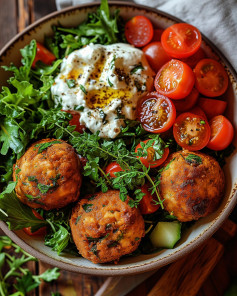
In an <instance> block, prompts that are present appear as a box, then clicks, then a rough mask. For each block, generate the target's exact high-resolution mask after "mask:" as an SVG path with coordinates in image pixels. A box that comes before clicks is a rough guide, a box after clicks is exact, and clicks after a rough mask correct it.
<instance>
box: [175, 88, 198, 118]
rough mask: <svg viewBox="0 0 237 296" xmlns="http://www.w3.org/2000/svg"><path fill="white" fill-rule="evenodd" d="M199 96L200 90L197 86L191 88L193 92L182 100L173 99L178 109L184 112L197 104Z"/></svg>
mask: <svg viewBox="0 0 237 296" xmlns="http://www.w3.org/2000/svg"><path fill="white" fill-rule="evenodd" d="M198 96H199V92H198V90H197V89H196V88H195V87H193V89H192V90H191V93H190V94H189V95H187V97H185V98H184V99H181V100H174V101H173V103H174V105H175V108H176V111H180V112H184V111H187V110H189V109H190V108H192V107H193V106H194V105H195V104H196V102H197V99H198Z"/></svg>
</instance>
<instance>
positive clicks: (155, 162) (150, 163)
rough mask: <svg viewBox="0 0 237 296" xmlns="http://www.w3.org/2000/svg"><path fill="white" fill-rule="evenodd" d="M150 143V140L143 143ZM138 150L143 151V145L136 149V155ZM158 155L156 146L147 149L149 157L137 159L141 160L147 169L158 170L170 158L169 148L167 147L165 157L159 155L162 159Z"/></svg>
mask: <svg viewBox="0 0 237 296" xmlns="http://www.w3.org/2000/svg"><path fill="white" fill-rule="evenodd" d="M148 141H150V140H146V141H143V143H144V144H146V143H147V142H148ZM138 149H142V146H141V144H138V145H137V147H136V148H135V152H136V153H137V152H138ZM156 153H157V151H156V150H155V149H154V146H151V147H148V148H147V156H144V157H139V156H137V158H139V159H140V160H141V162H142V164H143V165H144V166H145V167H146V168H149V167H151V168H156V167H158V166H159V165H161V164H162V163H163V162H164V161H165V160H166V158H167V157H168V155H169V148H168V147H166V148H165V149H164V153H163V155H159V154H158V155H159V157H160V158H158V157H157V156H158V155H157V154H156Z"/></svg>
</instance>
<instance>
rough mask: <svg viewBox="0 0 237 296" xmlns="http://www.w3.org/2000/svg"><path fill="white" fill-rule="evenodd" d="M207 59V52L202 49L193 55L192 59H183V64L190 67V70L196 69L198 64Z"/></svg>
mask: <svg viewBox="0 0 237 296" xmlns="http://www.w3.org/2000/svg"><path fill="white" fill-rule="evenodd" d="M205 58H206V54H205V51H204V50H203V49H202V48H201V47H200V48H199V50H198V51H197V52H195V53H194V54H192V55H191V56H190V57H188V58H185V59H182V62H184V63H186V64H188V65H189V67H190V68H192V69H193V68H194V67H195V66H196V65H197V63H198V62H199V61H201V60H203V59H205Z"/></svg>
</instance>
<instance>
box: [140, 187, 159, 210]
mask: <svg viewBox="0 0 237 296" xmlns="http://www.w3.org/2000/svg"><path fill="white" fill-rule="evenodd" d="M141 191H142V192H143V193H144V194H145V195H144V196H143V198H142V200H141V201H140V202H139V205H138V208H139V209H140V212H141V214H142V215H146V214H152V213H154V212H156V211H157V210H158V209H159V207H160V206H159V205H156V204H155V202H154V201H155V200H156V199H157V198H156V196H155V194H151V191H150V190H149V186H148V185H147V184H144V185H143V186H142V187H141Z"/></svg>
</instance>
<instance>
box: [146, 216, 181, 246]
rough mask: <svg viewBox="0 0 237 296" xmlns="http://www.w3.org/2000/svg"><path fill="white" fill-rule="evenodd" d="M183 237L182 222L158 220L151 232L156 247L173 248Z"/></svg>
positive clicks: (151, 238)
mask: <svg viewBox="0 0 237 296" xmlns="http://www.w3.org/2000/svg"><path fill="white" fill-rule="evenodd" d="M180 237H181V223H180V222H178V221H173V222H158V224H157V225H156V227H155V228H154V229H153V231H152V233H151V234H150V240H151V242H152V244H153V246H154V247H157V248H166V249H172V248H173V247H174V245H175V244H176V243H177V241H178V240H179V239H180Z"/></svg>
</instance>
